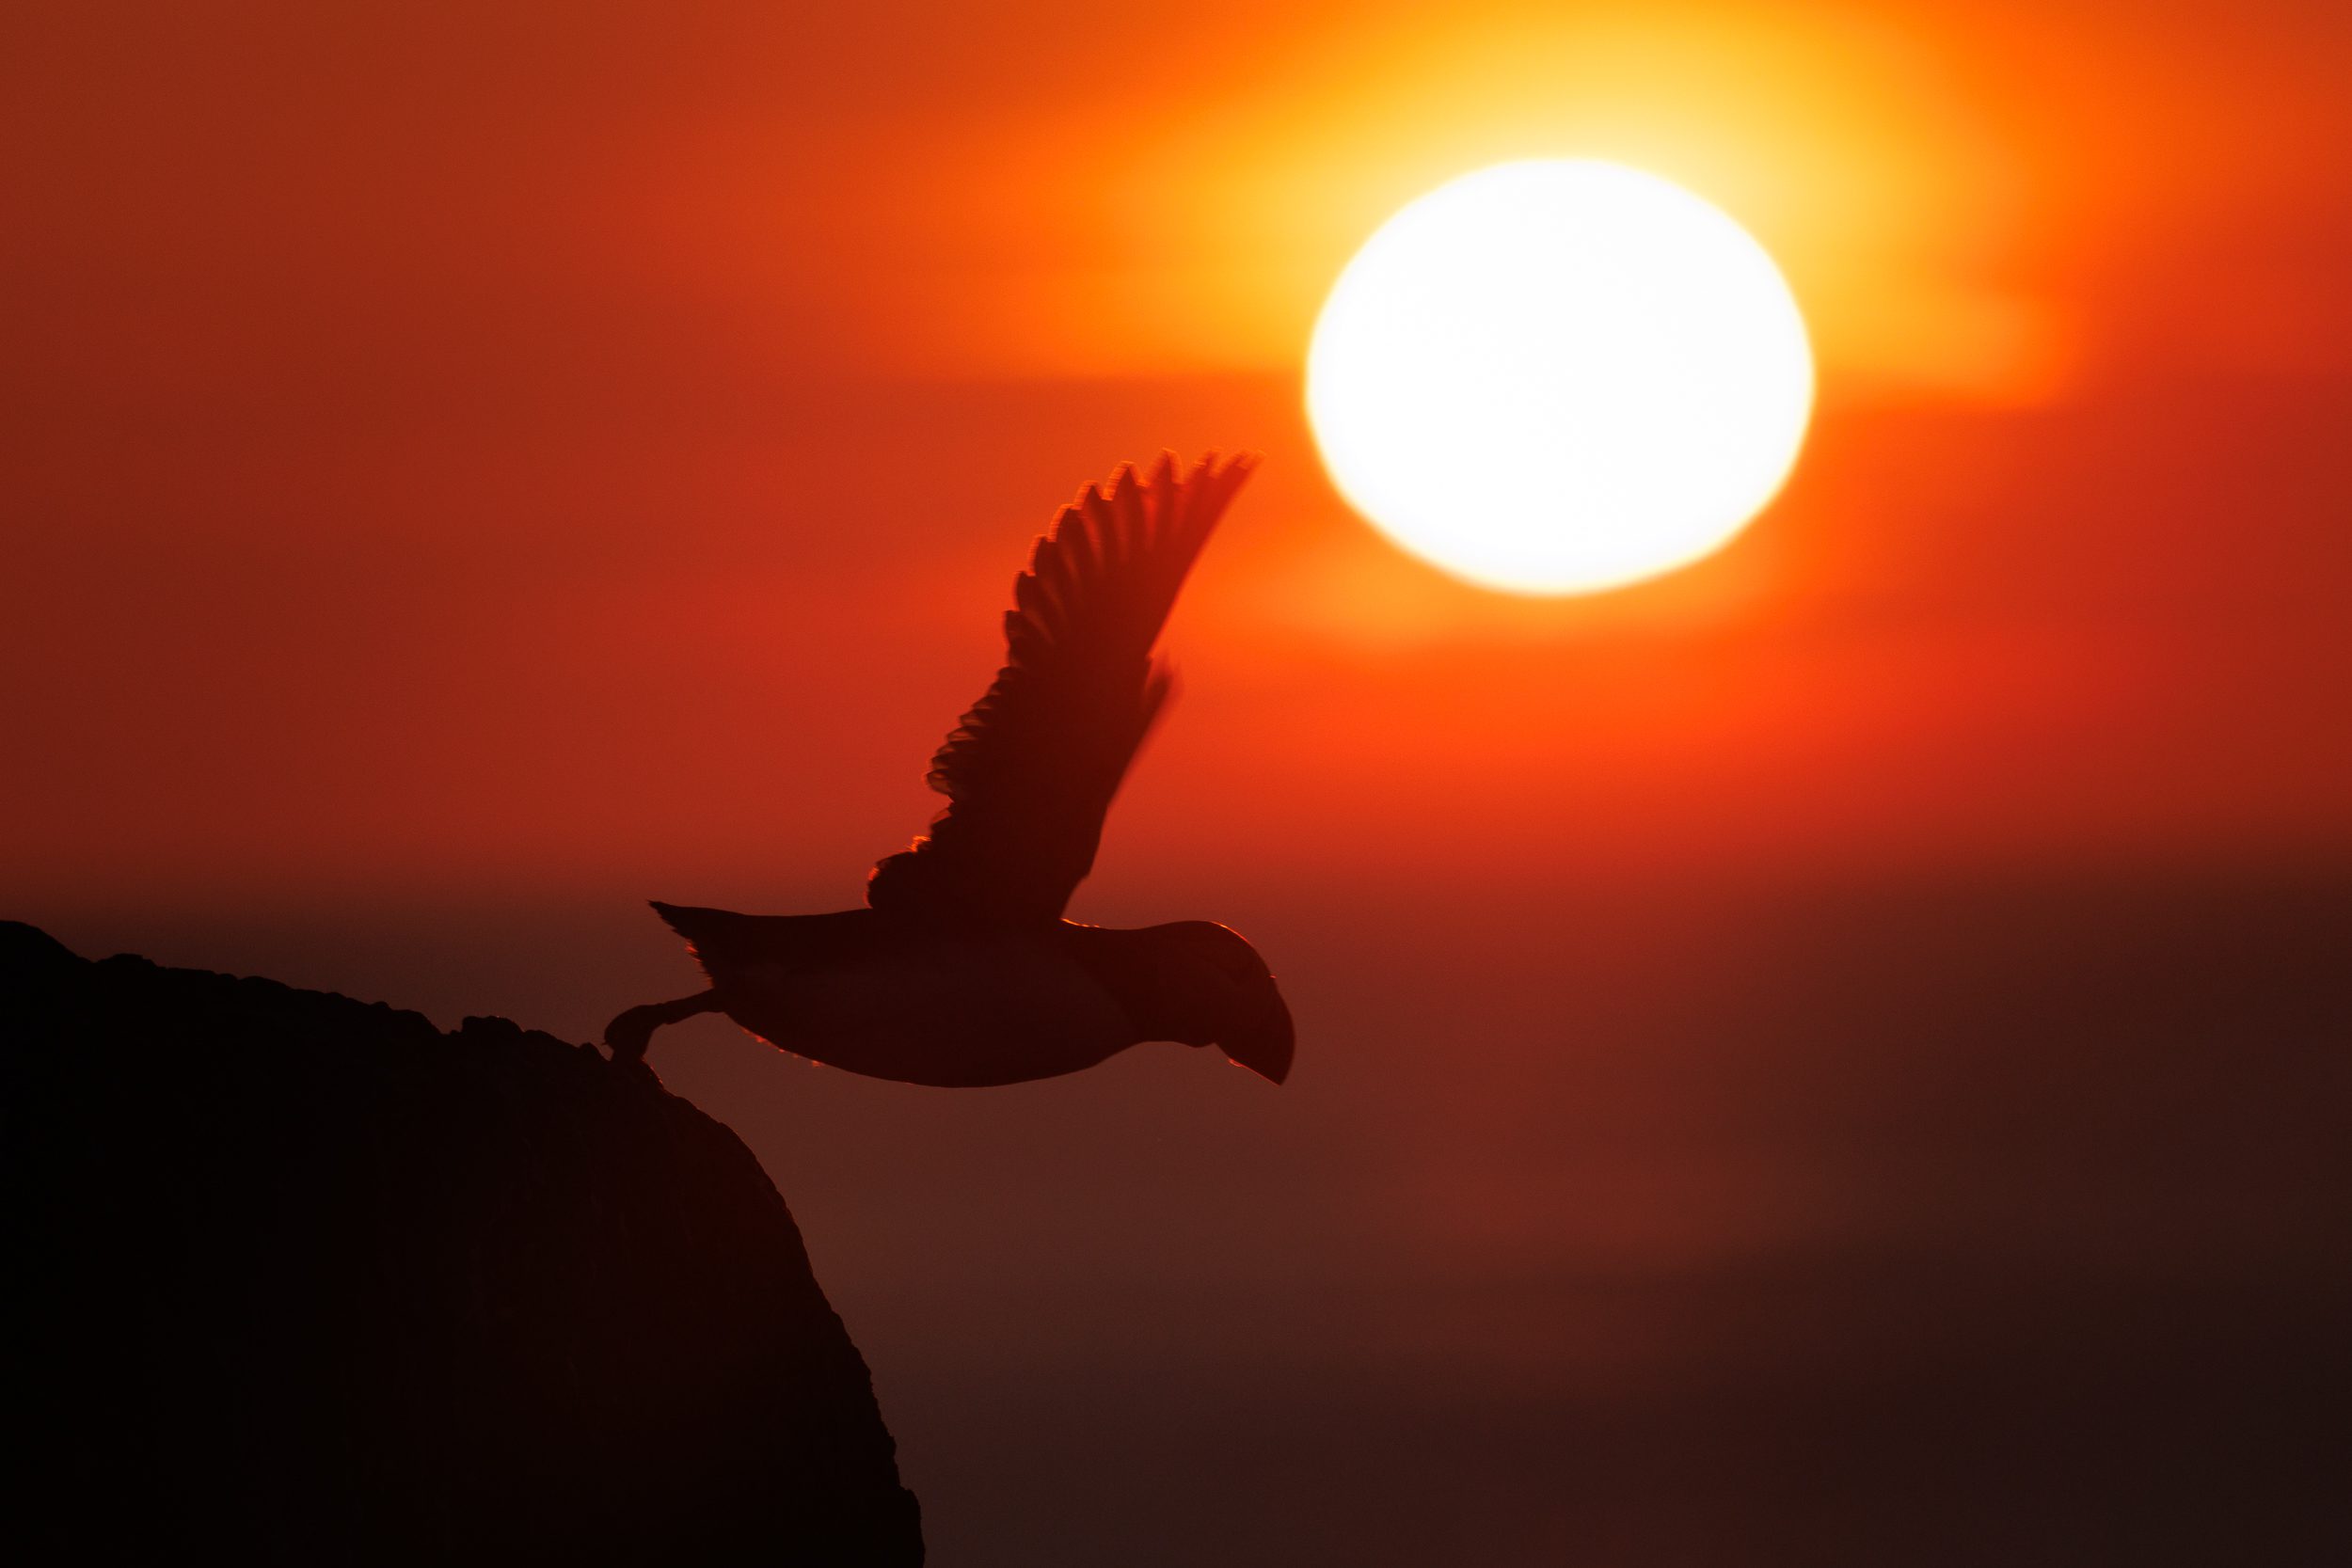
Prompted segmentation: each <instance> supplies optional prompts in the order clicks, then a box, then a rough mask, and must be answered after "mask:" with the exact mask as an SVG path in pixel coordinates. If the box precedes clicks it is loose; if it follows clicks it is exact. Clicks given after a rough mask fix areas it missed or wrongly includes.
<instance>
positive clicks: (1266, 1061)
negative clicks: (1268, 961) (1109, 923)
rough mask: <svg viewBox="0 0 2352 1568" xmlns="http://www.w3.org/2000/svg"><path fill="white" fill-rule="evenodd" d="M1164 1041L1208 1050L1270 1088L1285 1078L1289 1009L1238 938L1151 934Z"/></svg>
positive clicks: (1216, 929)
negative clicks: (1212, 1049)
mask: <svg viewBox="0 0 2352 1568" xmlns="http://www.w3.org/2000/svg"><path fill="white" fill-rule="evenodd" d="M1154 934H1155V935H1156V936H1157V937H1158V938H1159V941H1158V942H1157V943H1156V946H1157V948H1158V953H1159V966H1158V967H1159V980H1160V985H1159V991H1160V996H1161V1001H1162V1006H1163V1008H1164V1009H1165V1015H1166V1018H1167V1020H1168V1029H1169V1031H1170V1032H1169V1034H1168V1038H1170V1039H1176V1040H1182V1041H1183V1042H1184V1044H1186V1045H1214V1046H1216V1048H1217V1049H1218V1050H1220V1051H1222V1052H1224V1053H1225V1054H1226V1055H1228V1056H1230V1057H1231V1058H1232V1059H1233V1060H1234V1061H1236V1062H1239V1063H1240V1064H1241V1065H1242V1066H1243V1067H1246V1068H1248V1069H1249V1070H1250V1071H1252V1072H1254V1073H1256V1074H1258V1075H1259V1076H1260V1077H1261V1078H1264V1079H1266V1080H1268V1081H1270V1082H1272V1083H1276V1084H1279V1083H1280V1082H1281V1081H1282V1080H1283V1079H1284V1078H1286V1077H1288V1076H1289V1075H1290V1070H1291V1053H1292V1048H1293V1044H1294V1034H1293V1031H1292V1027H1291V1010H1290V1007H1289V1006H1288V1004H1286V1003H1284V1002H1283V1000H1282V993H1281V991H1280V990H1279V988H1277V987H1276V985H1275V984H1274V974H1273V972H1272V971H1271V970H1269V969H1267V968H1266V965H1265V960H1264V959H1263V958H1260V957H1258V950H1257V949H1256V948H1254V947H1252V946H1250V945H1249V942H1248V940H1247V939H1246V938H1244V937H1243V936H1242V934H1241V933H1240V932H1239V931H1235V930H1232V929H1231V928H1230V927H1224V926H1219V925H1217V924H1216V923H1215V922H1214V921H1207V920H1185V921H1180V922H1178V923H1176V924H1174V925H1171V926H1161V927H1155V928H1154Z"/></svg>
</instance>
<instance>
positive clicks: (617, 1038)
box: [604, 991, 719, 1063]
mask: <svg viewBox="0 0 2352 1568" xmlns="http://www.w3.org/2000/svg"><path fill="white" fill-rule="evenodd" d="M718 1006H719V1004H718V1001H717V999H716V997H714V996H713V995H712V993H711V992H709V991H703V992H701V993H700V994H699V995H695V996H681V997H679V998H678V999H677V1000H676V1001H675V1002H648V1003H646V1004H645V1005H644V1006H642V1007H631V1008H629V1009H628V1011H627V1012H625V1013H622V1014H621V1015H620V1016H619V1017H617V1018H615V1019H614V1020H613V1021H612V1022H610V1023H608V1024H606V1025H605V1026H604V1045H605V1049H606V1050H608V1051H610V1052H612V1059H613V1060H614V1061H615V1062H623V1063H627V1062H642V1061H644V1059H645V1048H646V1047H647V1046H648V1045H650V1044H652V1043H653V1032H654V1031H655V1030H656V1029H659V1028H660V1027H661V1026H662V1025H663V1024H665V1023H675V1022H678V1020H680V1019H684V1018H692V1017H693V1016H694V1015H695V1014H696V1013H707V1012H712V1011H715V1010H716V1009H717V1007H718Z"/></svg>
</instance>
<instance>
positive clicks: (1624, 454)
mask: <svg viewBox="0 0 2352 1568" xmlns="http://www.w3.org/2000/svg"><path fill="white" fill-rule="evenodd" d="M1812 407H1813V356H1812V351H1811V349H1810V347H1809V346H1808V344H1807V342H1806V340H1805V331H1804V318H1803V316H1801V315H1800V314H1799V313H1798V310H1797V302H1796V300H1795V298H1794V296H1792V295H1791V294H1790V293H1789V292H1788V283H1787V282H1786V281H1784V280H1783V278H1782V277H1781V275H1780V269H1779V268H1777V267H1776V266H1774V265H1773V264H1772V258H1771V257H1770V256H1768V255H1766V254H1765V252H1764V247H1763V246H1761V245H1758V244H1756V241H1755V240H1754V239H1752V238H1751V237H1749V235H1748V233H1747V231H1746V230H1743V229H1741V228H1740V226H1739V225H1738V224H1737V223H1735V222H1733V221H1732V220H1731V219H1730V218H1729V217H1727V216H1725V215H1724V214H1723V213H1722V212H1720V211H1718V210H1717V209H1716V208H1714V207H1712V206H1709V205H1708V203H1707V202H1705V201H1703V200H1701V199H1700V198H1697V197H1695V196H1692V194H1691V193H1690V192H1688V191H1685V190H1683V189H1682V188H1680V187H1679V186H1677V185H1674V184H1671V183H1669V182H1666V181H1664V180H1661V179H1659V178H1658V177H1656V176H1655V175H1650V174H1645V173H1643V172H1641V171H1640V170H1638V169H1632V168H1627V167H1625V166H1621V165H1617V164H1608V163H1598V162H1591V161H1586V160H1572V161H1571V160H1541V161H1531V162H1525V163H1512V164H1502V165H1498V166H1494V167H1492V168H1486V169H1481V170H1479V171H1478V172H1476V173H1474V174H1468V175H1464V176H1463V177H1462V178H1460V179H1458V180H1455V181H1454V182H1451V183H1448V184H1445V185H1442V186H1440V187H1438V189H1437V190H1434V191H1432V192H1430V193H1429V194H1428V195H1427V196H1424V197H1422V198H1420V199H1419V200H1417V201H1414V202H1413V203H1411V204H1410V205H1409V206H1407V207H1406V208H1405V209H1404V210H1403V211H1402V212H1400V213H1398V214H1396V215H1395V216H1394V217H1392V218H1391V219H1390V220H1389V221H1388V222H1387V223H1386V224H1384V225H1383V226H1382V227H1381V228H1380V229H1379V230H1378V231H1377V232H1375V234H1374V235H1373V236H1372V238H1371V239H1370V240H1368V241H1366V242H1365V244H1364V247H1363V248H1362V249H1361V250H1359V252H1357V254H1356V258H1355V260H1354V261H1350V262H1349V263H1348V265H1347V269H1346V270H1345V271H1344V272H1343V273H1342V274H1341V275H1340V279H1339V281H1338V283H1336V284H1335V285H1333V287H1332V290H1331V296H1330V298H1329V299H1328V300H1327V302H1326V303H1325V305H1324V308H1323V314H1322V316H1321V317H1320V318H1319V319H1318V320H1317V321H1316V323H1315V331H1314V341H1313V343H1312V345H1311V347H1310V349H1309V350H1308V355H1307V413H1308V418H1309V420H1311V423H1312V424H1313V426H1314V433H1315V440H1316V443H1317V444H1318V445H1319V446H1320V447H1321V448H1322V451H1323V456H1324V461H1325V463H1326V464H1327V466H1328V467H1329V468H1330V471H1331V476H1332V479H1333V480H1334V482H1335V483H1337V484H1338V485H1339V488H1340V490H1341V492H1342V494H1343V495H1344V496H1346V498H1347V499H1348V500H1349V501H1350V502H1351V503H1353V504H1354V505H1355V507H1356V508H1357V509H1358V510H1359V511H1360V512H1362V513H1363V515H1365V516H1366V517H1368V518H1370V519H1371V520H1372V521H1373V523H1374V524H1375V525H1376V526H1377V527H1378V528H1379V529H1380V530H1381V531H1384V532H1385V533H1387V534H1388V535H1389V536H1390V537H1391V538H1392V539H1394V540H1395V541H1396V542H1397V543H1398V544H1400V545H1402V546H1405V548H1406V549H1407V550H1410V551H1412V552H1413V553H1414V554H1416V555H1419V556H1421V557H1422V558H1423V559H1425V560H1428V561H1430V562H1434V563H1436V564H1437V565H1438V566H1440V567H1443V568H1444V569H1445V570H1447V571H1450V572H1452V573H1454V574H1455V575H1456V576H1459V577H1462V578H1468V579H1470V581H1472V582H1476V583H1481V584H1484V585H1486V586H1487V587H1490V588H1499V589H1504V590H1508V591H1511V592H1515V593H1521V594H1581V593H1591V592H1594V591H1596V590H1598V589H1604V588H1614V587H1618V586H1620V585H1622V584H1625V583H1629V582H1637V581H1640V580H1641V579H1643V578H1651V577H1656V576H1658V575H1659V574H1661V573H1662V572H1668V571H1672V570H1673V569H1674V568H1676V567H1677V566H1681V565H1684V564H1686V563H1688V562H1692V561H1695V560H1697V559H1699V558H1700V557H1701V556H1704V555H1707V554H1708V553H1709V552H1710V551H1712V550H1714V549H1716V548H1717V547H1718V546H1721V545H1723V544H1724V542H1725V541H1726V540H1728V539H1730V538H1731V537H1732V535H1734V534H1736V533H1738V532H1739V531H1740V529H1741V528H1743V527H1745V526H1746V524H1747V522H1748V520H1749V519H1750V518H1752V517H1754V516H1755V515H1756V513H1757V512H1759V511H1760V510H1762V509H1763V507H1764V505H1765V504H1766V503H1767V502H1768V501H1770V500H1771V499H1772V496H1773V495H1774V493H1775V492H1777V491H1778V490H1779V488H1780V485H1781V483H1782V481H1783V480H1785V479H1786V478H1787V477H1788V470H1789V467H1790V466H1791V465H1792V464H1794V463H1795V461H1796V457H1797V450H1798V448H1799V446H1801V445H1802V444H1803V442H1804V430H1805V423H1806V420H1807V419H1808V418H1809V417H1810V415H1811V412H1812Z"/></svg>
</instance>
